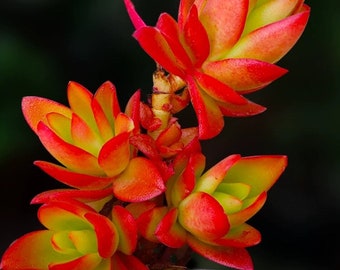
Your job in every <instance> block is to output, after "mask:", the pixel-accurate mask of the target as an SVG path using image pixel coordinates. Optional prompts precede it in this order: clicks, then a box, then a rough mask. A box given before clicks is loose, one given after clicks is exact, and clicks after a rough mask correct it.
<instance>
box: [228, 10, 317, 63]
mask: <svg viewBox="0 0 340 270" xmlns="http://www.w3.org/2000/svg"><path fill="white" fill-rule="evenodd" d="M309 14H310V10H309V9H308V10H307V11H304V12H301V13H298V14H295V15H292V16H290V17H287V18H285V19H283V20H280V21H278V22H275V23H272V24H269V25H266V26H264V27H261V28H259V29H257V30H254V31H253V32H251V33H249V34H248V35H246V36H244V37H243V38H242V39H240V41H239V42H238V43H237V44H236V45H235V46H234V47H233V49H232V50H231V51H230V52H229V53H228V55H227V57H228V58H253V59H259V60H262V61H265V62H269V63H275V62H277V61H278V60H280V59H281V58H282V57H283V56H284V55H285V54H286V53H287V52H288V51H289V50H290V49H291V48H292V47H293V46H294V45H295V43H296V41H297V40H298V38H299V37H300V36H301V35H302V32H303V31H304V29H305V27H306V24H307V21H308V18H309Z"/></svg>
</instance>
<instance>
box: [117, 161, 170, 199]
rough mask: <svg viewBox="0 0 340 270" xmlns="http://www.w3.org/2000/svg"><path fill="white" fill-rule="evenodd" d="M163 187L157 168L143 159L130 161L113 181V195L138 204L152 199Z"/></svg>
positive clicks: (162, 190)
mask: <svg viewBox="0 0 340 270" xmlns="http://www.w3.org/2000/svg"><path fill="white" fill-rule="evenodd" d="M164 190H165V186H164V182H163V179H162V177H161V174H160V172H159V171H158V169H157V167H156V166H155V165H154V164H153V163H152V162H151V161H150V160H148V159H146V158H144V157H136V158H133V159H131V160H130V162H129V164H128V166H127V167H126V169H125V170H124V171H123V172H122V173H121V174H120V175H118V176H117V177H116V178H115V179H114V181H113V193H114V194H115V196H116V197H117V198H118V199H120V200H123V201H127V202H138V201H145V200H149V199H151V198H154V197H156V196H158V195H159V194H161V193H162V192H164Z"/></svg>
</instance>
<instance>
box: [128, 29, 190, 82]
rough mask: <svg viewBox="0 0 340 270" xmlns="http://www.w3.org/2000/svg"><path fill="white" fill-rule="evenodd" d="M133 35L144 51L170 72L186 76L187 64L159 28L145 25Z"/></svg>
mask: <svg viewBox="0 0 340 270" xmlns="http://www.w3.org/2000/svg"><path fill="white" fill-rule="evenodd" d="M133 36H134V37H135V38H136V39H137V40H138V42H139V44H140V45H141V47H142V48H143V49H144V51H145V52H146V53H148V54H149V55H150V57H151V58H153V59H154V60H155V61H156V62H157V63H158V64H160V65H161V66H162V67H164V68H165V69H166V70H167V71H168V72H170V73H173V74H174V75H177V76H180V77H184V73H183V69H185V66H183V64H182V62H181V60H180V59H178V58H177V56H176V55H175V54H174V52H173V51H172V49H171V47H170V45H169V44H168V42H167V40H166V38H165V37H164V36H163V35H162V33H161V32H160V31H159V30H158V29H156V28H154V27H150V26H145V27H142V28H140V29H138V30H136V32H135V33H134V34H133Z"/></svg>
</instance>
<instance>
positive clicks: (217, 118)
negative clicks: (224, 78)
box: [187, 77, 224, 140]
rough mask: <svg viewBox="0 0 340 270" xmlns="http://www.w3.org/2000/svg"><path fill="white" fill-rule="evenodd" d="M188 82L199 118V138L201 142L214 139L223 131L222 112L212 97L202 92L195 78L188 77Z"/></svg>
mask: <svg viewBox="0 0 340 270" xmlns="http://www.w3.org/2000/svg"><path fill="white" fill-rule="evenodd" d="M187 82H188V89H189V92H190V96H191V102H192V105H193V107H194V110H195V112H196V116H197V122H198V130H199V138H200V139H201V140H204V139H210V138H213V137H215V136H216V135H217V134H219V133H220V132H221V130H222V129H223V126H224V120H223V115H222V112H221V110H220V109H219V107H218V106H217V104H216V102H215V101H214V100H213V99H212V98H211V97H210V96H208V95H207V94H205V93H204V92H202V91H200V89H199V87H198V86H197V84H196V82H195V81H194V79H193V78H190V77H188V80H187Z"/></svg>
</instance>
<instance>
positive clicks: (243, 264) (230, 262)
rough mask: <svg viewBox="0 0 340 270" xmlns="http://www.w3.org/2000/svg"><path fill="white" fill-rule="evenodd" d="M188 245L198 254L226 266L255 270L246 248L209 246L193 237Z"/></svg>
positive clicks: (190, 237)
mask: <svg viewBox="0 0 340 270" xmlns="http://www.w3.org/2000/svg"><path fill="white" fill-rule="evenodd" d="M188 244H189V246H190V247H191V248H192V249H193V250H194V251H195V252H197V253H198V254H200V255H202V256H203V257H206V258H208V259H209V260H212V261H214V262H217V263H219V264H222V265H224V266H227V267H231V268H235V269H241V270H252V269H253V263H252V260H251V257H250V255H249V253H248V252H247V251H246V250H245V249H244V248H234V247H222V246H213V245H208V244H205V243H203V242H201V241H199V240H197V239H196V238H194V237H192V236H188Z"/></svg>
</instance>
